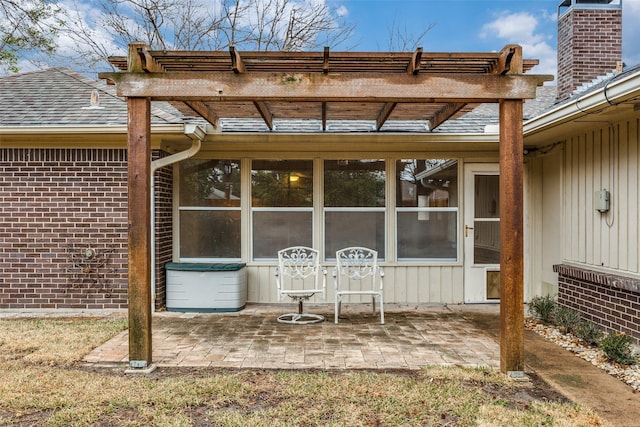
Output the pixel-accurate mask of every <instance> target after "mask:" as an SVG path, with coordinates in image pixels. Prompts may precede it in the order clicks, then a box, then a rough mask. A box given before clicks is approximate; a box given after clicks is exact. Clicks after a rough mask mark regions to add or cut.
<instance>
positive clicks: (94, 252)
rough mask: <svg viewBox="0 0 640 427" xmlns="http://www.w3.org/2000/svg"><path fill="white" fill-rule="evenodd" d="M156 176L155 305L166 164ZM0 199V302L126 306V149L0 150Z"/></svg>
mask: <svg viewBox="0 0 640 427" xmlns="http://www.w3.org/2000/svg"><path fill="white" fill-rule="evenodd" d="M157 156H158V154H155V157H157ZM158 180H159V184H158V185H156V195H157V197H156V200H157V201H156V205H157V207H158V210H157V218H156V223H157V231H156V236H157V239H158V242H157V245H156V247H157V254H158V259H157V261H156V264H157V267H156V272H157V275H158V281H159V283H160V285H159V286H158V288H157V290H158V292H159V293H160V294H161V298H160V299H158V301H157V304H158V306H161V305H162V304H163V301H164V299H163V298H164V269H163V266H164V264H163V262H166V261H167V260H169V259H170V258H171V234H172V230H171V227H172V225H171V224H172V222H171V221H172V220H171V203H172V202H171V197H172V193H171V168H168V169H167V170H161V171H159V172H158ZM0 200H1V201H2V203H0V217H2V219H3V220H2V222H0V238H1V242H2V243H1V244H0V309H53V308H74V309H125V308H126V307H127V270H128V261H127V250H128V248H127V246H128V241H127V214H128V213H127V156H126V150H125V149H98V148H91V149H89V148H86V149H85V148H81V149H71V148H56V149H35V148H3V149H0Z"/></svg>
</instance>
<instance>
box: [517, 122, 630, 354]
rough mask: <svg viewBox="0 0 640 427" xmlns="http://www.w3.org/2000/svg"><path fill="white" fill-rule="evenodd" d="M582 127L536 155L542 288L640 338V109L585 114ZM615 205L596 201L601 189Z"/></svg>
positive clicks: (592, 317)
mask: <svg viewBox="0 0 640 427" xmlns="http://www.w3.org/2000/svg"><path fill="white" fill-rule="evenodd" d="M581 126H582V130H581V131H580V132H575V133H572V134H570V135H565V136H559V137H561V138H562V140H561V143H560V144H558V145H557V146H555V147H554V148H553V149H551V151H549V152H548V153H546V154H545V155H542V156H540V157H539V158H537V159H534V160H533V161H532V162H533V163H534V164H536V166H535V170H536V175H537V180H538V182H539V183H540V188H541V189H542V195H541V196H540V197H539V198H538V199H536V200H534V201H533V202H534V206H535V209H537V210H538V211H539V212H540V213H539V216H540V221H539V223H538V224H537V225H536V226H535V227H534V229H532V230H530V233H529V235H530V236H531V238H532V239H536V237H535V230H536V229H537V230H541V231H540V233H539V237H538V239H539V240H540V243H539V244H538V246H537V250H536V252H535V256H534V257H537V258H539V259H540V260H541V261H540V263H541V270H540V272H539V277H537V278H535V279H534V280H536V281H540V283H541V285H542V287H541V292H540V294H557V295H558V303H559V304H560V305H561V306H566V307H569V308H572V309H575V310H578V311H579V312H580V313H581V314H582V315H583V316H584V317H585V318H587V319H589V320H592V321H594V322H596V323H598V324H600V325H601V326H602V327H603V328H605V329H606V330H616V331H623V332H625V333H627V334H629V335H631V336H633V337H634V338H635V340H636V342H637V343H640V333H639V329H638V328H639V327H638V325H639V324H640V322H639V319H640V305H639V304H638V302H639V298H640V255H639V251H638V249H639V248H638V242H640V228H639V226H638V224H639V223H640V209H639V201H640V186H639V185H638V183H639V182H640V176H639V174H638V169H639V168H640V115H639V114H638V113H637V112H635V113H631V114H628V115H626V117H625V116H624V115H618V120H617V121H615V122H611V123H609V122H606V121H602V120H600V121H598V120H592V121H589V120H588V118H583V119H581ZM600 190H607V191H609V192H610V209H609V211H608V212H604V213H600V212H599V211H597V210H596V209H595V207H596V206H595V204H594V200H595V192H596V191H600Z"/></svg>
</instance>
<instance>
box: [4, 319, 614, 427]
mask: <svg viewBox="0 0 640 427" xmlns="http://www.w3.org/2000/svg"><path fill="white" fill-rule="evenodd" d="M124 327H126V325H125V324H124V321H123V320H95V319H94V320H90V319H69V320H53V319H51V320H44V319H43V320H4V321H0V337H2V338H0V354H1V355H2V356H1V357H0V377H1V378H2V381H0V425H54V426H58V425H59V426H70V425H71V426H72V425H77V426H86V425H116V426H121V425H122V426H148V425H157V426H190V425H214V426H247V425H252V426H270V427H276V426H415V425H449V426H472V425H480V426H504V425H518V426H520V425H526V426H543V425H546V426H548V425H555V426H577V425H580V426H598V425H605V424H604V423H603V422H602V421H601V420H600V419H599V418H598V416H597V415H596V414H594V413H593V412H592V411H591V410H589V409H587V408H583V407H579V406H576V405H573V404H571V403H568V402H566V401H563V400H554V399H549V398H542V396H543V393H541V390H540V389H537V388H536V386H535V385H534V384H533V383H531V382H529V383H522V382H512V381H509V380H507V379H506V378H505V377H504V376H503V375H501V374H499V373H497V372H495V371H492V370H488V369H459V368H441V367H440V368H439V367H433V368H428V369H424V370H422V371H418V372H415V371H410V372H409V371H398V372H366V371H336V372H324V371H309V372H300V371H265V370H237V371H232V370H227V371H225V370H211V369H192V370H185V369H159V370H158V371H156V372H154V373H153V374H151V375H149V376H127V375H125V374H124V369H123V368H118V369H111V370H108V369H93V370H92V369H86V368H83V367H82V366H81V365H80V364H78V363H74V361H77V360H78V359H80V358H81V357H82V355H83V354H85V353H87V352H88V351H90V350H91V349H92V348H93V347H95V346H97V345H99V344H100V343H101V342H103V341H104V340H106V339H108V338H109V337H110V336H112V335H114V334H116V333H117V332H118V331H121V330H122V329H123V328H124Z"/></svg>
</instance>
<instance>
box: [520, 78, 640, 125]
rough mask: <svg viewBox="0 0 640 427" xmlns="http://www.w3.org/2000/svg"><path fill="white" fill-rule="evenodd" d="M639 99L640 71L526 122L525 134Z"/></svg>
mask: <svg viewBox="0 0 640 427" xmlns="http://www.w3.org/2000/svg"><path fill="white" fill-rule="evenodd" d="M638 97H640V71H638V72H635V73H633V74H630V75H629V76H627V77H624V78H621V79H620V80H617V81H614V82H612V83H611V84H609V85H606V86H605V87H603V88H601V89H598V90H596V91H594V92H590V93H587V94H585V95H584V96H581V97H579V98H577V99H575V100H573V101H571V102H567V103H566V104H563V105H560V106H558V107H557V108H554V109H552V110H549V111H547V112H546V113H543V114H541V115H539V116H538V117H535V118H533V119H531V120H528V121H526V122H525V123H524V125H523V133H524V136H525V137H527V136H528V135H532V134H535V133H537V132H541V131H544V130H546V129H549V128H552V127H554V126H558V125H561V124H562V123H566V122H569V121H572V120H575V119H576V118H578V117H583V116H585V115H587V114H592V113H596V112H598V111H600V110H602V109H603V108H606V107H609V106H615V105H616V104H618V103H621V102H624V101H625V100H628V99H633V98H638Z"/></svg>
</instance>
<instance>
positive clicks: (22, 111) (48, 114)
mask: <svg viewBox="0 0 640 427" xmlns="http://www.w3.org/2000/svg"><path fill="white" fill-rule="evenodd" d="M94 90H95V91H97V94H98V98H99V104H98V105H93V106H92V104H91V99H92V93H93V92H94ZM94 98H95V96H94ZM151 113H152V115H151V123H152V124H171V123H182V118H181V115H180V114H179V113H178V112H177V110H175V109H174V108H173V107H171V106H170V105H169V104H166V103H154V105H153V108H152V111H151ZM126 123H127V103H126V102H125V101H124V99H122V98H120V97H117V96H115V89H114V88H113V87H112V86H107V85H106V84H104V83H102V82H96V81H92V80H90V79H88V78H86V77H83V76H81V75H80V74H77V73H76V72H74V71H72V70H69V69H65V68H50V69H47V70H43V71H34V72H29V73H22V74H15V75H9V76H5V77H0V126H44V125H69V126H76V125H102V126H104V125H124V124H126Z"/></svg>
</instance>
